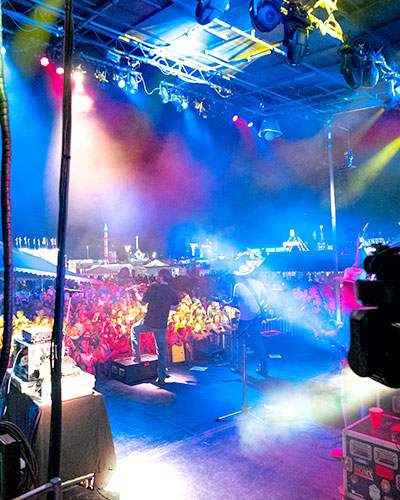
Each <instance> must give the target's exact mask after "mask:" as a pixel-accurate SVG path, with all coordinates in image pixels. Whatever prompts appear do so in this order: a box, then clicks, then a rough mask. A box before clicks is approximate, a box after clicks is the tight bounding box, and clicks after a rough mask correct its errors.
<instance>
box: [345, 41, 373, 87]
mask: <svg viewBox="0 0 400 500" xmlns="http://www.w3.org/2000/svg"><path fill="white" fill-rule="evenodd" d="M339 54H340V56H341V58H342V65H341V68H340V72H341V73H342V75H343V76H344V79H345V80H346V83H347V85H348V86H349V87H350V88H351V89H354V90H355V89H358V88H359V87H361V86H363V87H368V88H372V87H375V86H376V84H377V83H378V81H379V68H378V65H377V62H379V61H380V56H379V55H378V54H377V53H376V52H374V51H373V50H372V49H371V48H370V47H369V45H368V44H367V43H365V42H362V43H353V42H351V41H350V40H349V38H348V37H344V41H343V43H342V45H341V46H340V48H339Z"/></svg>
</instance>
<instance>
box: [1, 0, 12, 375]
mask: <svg viewBox="0 0 400 500" xmlns="http://www.w3.org/2000/svg"><path fill="white" fill-rule="evenodd" d="M1 26H2V11H1V6H0V46H1V45H2V44H3V33H2V30H1ZM0 126H1V142H2V151H1V226H2V235H3V263H4V313H3V316H4V331H3V346H2V349H1V354H0V384H1V383H2V382H3V378H4V375H5V373H6V370H7V367H8V361H9V357H10V349H11V338H12V331H13V326H12V320H13V288H14V287H13V283H14V269H13V253H12V243H13V238H12V231H11V199H10V177H11V174H10V165H11V132H10V120H9V117H8V101H7V94H6V87H5V83H4V68H3V56H2V55H0Z"/></svg>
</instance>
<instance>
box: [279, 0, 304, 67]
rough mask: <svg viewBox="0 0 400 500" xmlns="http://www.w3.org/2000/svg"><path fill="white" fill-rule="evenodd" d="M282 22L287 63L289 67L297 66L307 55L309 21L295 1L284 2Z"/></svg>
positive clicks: (287, 0)
mask: <svg viewBox="0 0 400 500" xmlns="http://www.w3.org/2000/svg"><path fill="white" fill-rule="evenodd" d="M282 22H283V29H284V36H283V45H284V46H285V47H286V57H287V60H288V63H289V64H290V65H291V66H298V65H299V64H300V63H302V62H303V59H304V58H305V56H306V55H307V53H308V49H309V47H308V34H309V29H310V27H311V21H310V19H309V17H308V14H307V11H306V10H305V9H304V8H303V7H302V6H301V5H299V4H297V3H296V1H295V0H286V5H285V6H282Z"/></svg>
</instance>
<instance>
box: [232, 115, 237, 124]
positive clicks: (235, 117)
mask: <svg viewBox="0 0 400 500" xmlns="http://www.w3.org/2000/svg"><path fill="white" fill-rule="evenodd" d="M238 119H239V117H238V115H234V116H232V121H233V123H235V122H237V121H238Z"/></svg>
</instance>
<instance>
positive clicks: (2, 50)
mask: <svg viewBox="0 0 400 500" xmlns="http://www.w3.org/2000/svg"><path fill="white" fill-rule="evenodd" d="M0 52H1V55H3V56H5V55H6V52H7V50H6V48H5V47H4V45H2V46H1V49H0Z"/></svg>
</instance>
